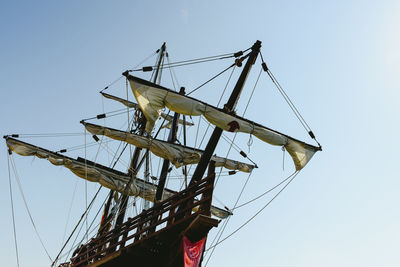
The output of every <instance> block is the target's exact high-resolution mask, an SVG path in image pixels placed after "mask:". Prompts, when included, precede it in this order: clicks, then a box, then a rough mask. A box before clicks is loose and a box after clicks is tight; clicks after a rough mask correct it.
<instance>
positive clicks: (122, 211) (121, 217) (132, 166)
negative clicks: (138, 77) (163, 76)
mask: <svg viewBox="0 0 400 267" xmlns="http://www.w3.org/2000/svg"><path fill="white" fill-rule="evenodd" d="M165 48H166V45H165V42H164V43H163V45H162V46H161V50H160V57H159V58H158V64H157V69H156V72H155V74H154V79H153V82H154V83H156V81H157V78H158V75H159V74H160V67H161V63H162V61H163V57H164V52H165ZM141 120H142V121H141V128H140V129H139V134H140V135H143V134H144V133H145V127H146V118H145V117H144V116H142V117H141ZM141 151H142V148H139V147H136V148H135V152H134V153H133V157H132V160H131V164H130V166H129V169H128V174H129V176H131V177H133V172H134V170H136V168H137V165H138V162H139V156H140V152H141ZM147 155H148V154H147ZM132 179H133V178H131V180H130V182H129V183H128V185H127V188H129V186H130V183H131V182H132ZM128 199H129V196H128V195H122V199H121V202H120V206H119V213H118V217H117V221H116V224H115V226H116V227H117V226H118V225H120V224H121V223H122V222H123V220H124V217H125V210H126V206H127V204H128Z"/></svg>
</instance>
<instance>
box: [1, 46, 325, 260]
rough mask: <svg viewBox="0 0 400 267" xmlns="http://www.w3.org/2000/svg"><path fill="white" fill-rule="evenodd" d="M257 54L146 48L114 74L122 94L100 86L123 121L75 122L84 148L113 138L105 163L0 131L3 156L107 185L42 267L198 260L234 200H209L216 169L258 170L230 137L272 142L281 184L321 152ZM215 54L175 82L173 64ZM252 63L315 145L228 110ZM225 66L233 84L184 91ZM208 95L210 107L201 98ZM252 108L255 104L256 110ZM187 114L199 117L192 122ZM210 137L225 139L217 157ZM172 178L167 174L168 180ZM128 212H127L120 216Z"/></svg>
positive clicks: (99, 117)
mask: <svg viewBox="0 0 400 267" xmlns="http://www.w3.org/2000/svg"><path fill="white" fill-rule="evenodd" d="M260 50H261V42H260V41H256V42H255V43H254V44H253V45H252V46H251V47H250V48H248V49H245V50H243V51H237V52H233V53H228V54H223V55H217V56H209V57H203V58H196V59H192V60H184V61H177V62H170V60H169V55H168V52H167V50H166V44H165V43H164V44H163V45H162V46H161V48H159V49H157V51H156V52H155V53H154V59H155V63H154V64H152V65H139V66H137V67H135V68H133V69H130V70H126V71H124V72H123V73H122V76H121V77H120V79H119V80H124V81H125V85H126V88H127V95H126V96H124V97H121V96H116V95H114V94H111V93H109V92H110V91H112V86H113V85H110V86H107V87H106V88H104V89H103V90H102V91H100V93H101V95H102V97H104V99H107V100H106V101H116V102H117V103H118V104H120V105H121V107H122V112H119V113H123V114H127V116H126V115H124V116H126V121H125V123H124V126H122V127H121V128H122V129H121V128H116V127H115V128H114V127H108V126H106V125H105V123H95V122H96V120H100V121H105V119H106V118H107V119H112V117H113V115H115V112H114V113H113V112H110V113H107V112H105V113H102V114H99V115H97V116H94V117H92V118H88V119H83V120H82V121H81V124H82V126H83V127H84V129H85V138H86V136H90V137H91V138H92V139H93V140H92V142H93V145H94V146H97V147H98V148H99V149H104V150H111V149H110V148H109V146H108V143H107V142H112V141H113V142H115V143H117V144H118V148H117V149H116V150H114V151H112V153H111V152H110V153H111V154H112V155H113V157H112V160H111V161H110V162H109V164H108V166H105V165H103V164H100V163H99V162H97V161H96V160H94V161H93V160H89V159H88V158H86V157H85V158H82V157H78V158H73V157H69V156H66V153H68V149H60V150H59V151H51V150H48V149H45V148H42V147H39V146H36V145H34V144H30V143H27V142H25V141H22V140H21V137H22V136H19V135H18V134H10V135H6V136H4V138H5V141H6V144H7V147H8V153H9V157H12V155H13V153H16V154H18V155H21V156H34V157H37V158H41V159H45V160H47V161H49V162H50V163H51V164H53V165H56V166H63V167H65V168H67V169H69V170H70V171H71V172H72V173H74V174H75V175H76V176H77V177H79V178H82V179H85V180H86V181H89V182H92V183H98V184H99V188H98V191H97V193H98V192H99V191H100V190H108V191H107V192H108V193H107V197H106V199H105V200H104V202H103V204H101V216H94V218H95V219H94V221H93V222H92V223H91V225H90V227H89V229H88V227H86V228H87V229H86V233H85V236H86V237H85V238H82V239H81V241H80V242H77V241H76V240H77V236H78V235H79V233H78V231H80V230H79V229H82V225H83V224H84V223H86V225H87V224H88V222H87V221H86V222H85V220H87V218H88V217H87V214H88V213H89V212H90V211H91V208H92V206H93V203H94V202H95V201H97V200H96V197H97V193H96V194H95V196H94V197H93V199H92V200H91V201H89V203H88V205H87V207H86V208H85V211H84V212H83V214H82V216H81V217H80V219H79V221H78V222H77V224H76V226H75V227H74V228H73V230H72V232H71V233H70V234H69V235H68V238H66V240H65V242H64V243H63V245H62V247H61V248H60V251H59V253H58V254H57V255H55V256H54V257H53V258H52V264H51V266H59V267H67V266H68V267H70V266H71V267H72V266H76V267H77V266H182V267H196V266H202V265H204V258H205V256H204V255H205V251H207V250H210V249H212V248H214V247H215V246H216V245H217V244H218V243H219V242H221V240H220V239H218V240H215V239H214V240H210V239H208V238H207V237H208V234H209V232H210V231H213V229H216V230H217V229H221V227H222V228H224V227H225V226H221V225H222V224H224V222H225V221H226V220H229V218H230V217H231V216H234V212H233V210H234V209H235V208H236V207H237V204H238V202H236V204H235V206H234V207H230V208H228V207H226V206H223V205H221V204H220V203H216V202H215V201H214V200H215V194H214V193H215V192H214V189H215V187H216V185H217V182H218V179H219V178H220V177H221V174H224V175H226V176H228V175H234V174H236V173H240V172H241V173H247V174H250V173H252V172H253V171H255V169H256V168H258V166H257V164H256V162H257V160H253V159H251V158H250V156H249V155H248V154H249V153H246V152H244V151H243V150H242V149H240V145H237V144H236V143H235V137H236V134H238V135H246V136H248V139H249V141H248V144H247V145H248V146H249V147H250V146H251V143H252V137H256V138H258V139H259V140H261V141H262V142H263V144H262V145H264V143H265V146H268V145H272V146H278V147H281V149H282V150H283V153H284V154H286V153H287V154H288V155H289V156H290V158H291V159H292V161H293V165H294V172H293V174H292V175H290V176H289V177H288V178H287V179H285V182H288V181H289V182H290V179H293V177H295V176H296V175H297V174H298V172H299V171H300V170H301V169H303V168H304V167H305V166H306V165H307V163H308V162H309V161H310V159H311V158H312V157H313V155H314V154H315V153H316V152H317V151H320V150H322V149H321V145H320V144H319V143H318V141H317V140H316V137H315V135H314V133H313V132H312V131H311V129H310V128H309V126H308V124H307V123H306V122H305V120H304V119H303V117H302V116H301V115H300V113H299V112H298V110H297V108H296V107H295V106H294V105H293V102H292V101H291V100H290V99H289V97H288V95H287V94H286V93H285V91H284V90H283V88H282V87H281V86H280V84H279V83H278V81H277V80H276V78H275V77H274V76H273V74H272V72H271V71H270V69H269V68H268V66H267V64H266V63H265V62H264V58H263V57H262V54H261V52H260ZM216 60H225V62H228V64H227V65H228V66H227V67H226V68H225V69H223V70H222V71H221V72H218V73H216V74H215V75H213V76H211V77H210V78H209V79H207V80H205V81H204V83H202V84H201V85H200V86H198V87H196V88H194V89H191V90H187V89H186V88H185V87H179V88H177V86H175V84H177V83H174V79H176V77H175V76H174V75H175V74H174V72H173V70H174V68H177V67H183V66H190V65H193V64H200V63H201V64H204V63H212V62H214V61H216ZM258 63H259V65H258ZM255 65H258V66H259V68H260V74H259V76H258V78H259V77H260V75H261V74H262V73H266V75H267V76H268V77H269V78H270V79H271V80H272V82H273V84H274V85H275V86H276V87H277V88H278V90H279V92H281V94H282V96H283V97H284V99H285V100H286V101H287V103H288V104H289V107H290V108H291V109H292V110H293V112H294V114H295V115H296V117H297V118H298V119H299V120H300V122H301V124H302V125H303V126H304V128H305V129H306V131H307V133H308V134H309V136H310V137H311V139H313V140H314V141H315V145H311V144H309V143H306V142H303V141H301V140H298V139H295V138H293V137H291V136H289V135H286V134H284V133H281V132H278V131H276V130H273V129H270V128H268V127H266V126H263V125H262V124H261V123H258V122H255V121H252V120H250V119H247V118H245V117H244V116H239V115H238V114H237V113H238V111H237V103H238V101H239V98H240V96H241V94H242V90H243V88H244V85H245V83H246V80H247V78H248V76H249V73H250V70H251V69H252V68H253V67H254V66H255ZM166 70H168V71H169V72H170V74H171V79H172V81H173V84H174V86H173V87H174V88H167V87H165V86H164V85H163V82H162V79H161V77H162V76H161V75H162V73H163V71H164V76H165V71H166ZM234 70H235V71H238V75H237V76H238V77H237V80H236V81H231V77H232V75H230V76H229V79H228V82H227V84H226V86H225V89H226V90H223V92H222V90H221V92H218V91H217V88H216V89H215V92H214V94H213V95H212V96H211V97H210V95H207V96H204V98H201V97H199V99H197V98H194V97H192V96H191V94H192V93H193V92H194V91H197V90H199V89H201V88H202V87H203V86H206V85H208V84H209V83H212V82H213V80H215V79H217V78H219V76H221V75H222V74H224V73H229V72H230V71H232V73H233V71H234ZM139 76H140V77H139ZM258 78H257V81H258ZM256 84H257V82H256ZM128 87H129V90H128ZM255 88H256V85H255V86H254V89H255ZM254 89H253V91H254ZM228 92H229V93H228ZM132 93H133V96H132ZM221 94H222V95H223V94H225V96H226V98H227V101H226V102H225V103H223V105H221V103H220V102H221V99H222V97H221V98H220V100H219V102H218V104H216V105H215V103H214V102H216V101H215V100H216V99H217V98H218V97H219V96H220V95H221ZM252 94H253V93H251V95H252ZM246 95H249V93H246ZM210 98H212V101H213V104H211V103H210V101H207V100H206V99H209V100H210ZM131 99H134V100H131ZM249 101H250V100H249ZM247 107H248V104H247V106H246V109H247ZM255 108H258V109H260V110H262V107H255ZM110 114H111V115H110ZM196 117H198V118H199V120H198V123H197V120H195V118H196ZM201 120H204V121H205V124H203V125H207V131H208V130H209V129H210V132H211V130H212V129H213V130H212V133H211V134H210V133H209V134H208V135H207V134H205V135H204V136H206V138H207V139H203V140H202V142H200V141H199V138H198V132H199V129H198V128H197V131H191V134H188V129H189V128H196V127H198V125H196V124H200V121H201ZM224 132H232V133H234V137H233V138H229V137H227V136H226V134H225V133H224ZM194 133H196V134H194ZM220 139H224V140H225V141H227V142H228V144H229V145H228V146H225V147H226V150H225V151H222V152H221V151H218V154H217V153H216V148H217V145H218V143H219V141H220ZM193 140H194V142H193ZM203 141H204V142H203ZM193 143H194V144H193ZM202 144H204V145H203V146H202ZM89 145H92V144H91V143H90V144H89V142H86V139H85V156H86V146H89ZM258 146H260V145H259V144H258ZM225 147H224V149H225ZM232 147H233V148H234V149H235V150H236V152H237V155H239V156H240V157H241V158H242V160H241V161H239V160H235V159H231V158H230V157H229V156H228V154H229V151H230V150H231V148H232ZM228 150H229V151H228ZM227 152H228V153H227ZM97 153H98V151H97ZM279 155H280V154H278V155H277V156H279ZM262 162H265V159H263V160H262ZM117 164H120V165H124V166H126V168H125V170H118V169H117V168H116V166H117ZM120 169H121V168H120ZM44 171H45V170H43V172H44ZM172 179H175V180H176V182H175V185H173V182H171V180H172ZM246 183H247V182H246ZM281 184H282V183H281ZM170 186H171V187H172V186H174V188H171V187H170ZM242 192H243V190H242ZM242 192H241V193H242ZM43 197H45V196H43ZM238 200H239V198H238ZM217 202H218V201H217ZM133 209H134V210H135V212H129V211H132V210H133ZM239 228H241V227H239ZM216 230H215V231H216ZM238 230H239V229H238ZM74 240H75V241H74ZM65 259H67V260H65Z"/></svg>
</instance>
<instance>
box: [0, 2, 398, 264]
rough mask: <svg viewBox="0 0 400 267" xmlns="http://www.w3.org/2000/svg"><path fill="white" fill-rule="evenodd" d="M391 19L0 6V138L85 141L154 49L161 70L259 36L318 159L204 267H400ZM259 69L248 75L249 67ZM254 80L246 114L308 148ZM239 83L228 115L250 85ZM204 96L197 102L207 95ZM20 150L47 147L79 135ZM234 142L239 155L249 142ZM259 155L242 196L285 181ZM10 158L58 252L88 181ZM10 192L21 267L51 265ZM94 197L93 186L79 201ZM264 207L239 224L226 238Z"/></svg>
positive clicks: (272, 152) (252, 8)
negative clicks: (86, 129)
mask: <svg viewBox="0 0 400 267" xmlns="http://www.w3.org/2000/svg"><path fill="white" fill-rule="evenodd" d="M399 12H400V4H399V3H398V2H396V1H389V0H384V1H380V2H377V1H356V0H354V1H280V2H276V1H247V2H244V1H173V2H167V1H146V2H145V1H113V2H112V3H111V2H109V1H92V2H89V1H86V2H82V1H68V2H54V1H34V2H33V1H14V2H2V3H1V8H0V29H1V35H0V59H1V63H2V64H0V81H1V92H2V97H1V100H0V101H1V105H0V112H1V114H2V115H1V116H0V125H1V126H0V127H1V128H0V132H1V134H2V135H5V134H11V133H54V132H83V129H82V127H81V125H80V124H79V123H78V122H79V121H80V120H81V119H83V118H86V117H90V116H93V115H96V114H98V113H101V112H102V105H103V102H102V100H101V98H100V96H99V94H98V91H99V90H101V89H102V88H104V86H106V85H107V84H109V83H110V82H112V81H113V80H115V79H116V78H118V77H119V76H120V73H121V72H122V71H123V70H125V69H127V68H131V67H133V66H135V65H136V64H137V63H139V62H140V61H141V60H142V59H143V58H145V57H146V56H147V55H149V54H151V53H152V52H153V51H154V50H155V49H157V48H158V47H159V46H160V45H161V44H162V42H164V41H165V42H167V48H168V51H169V53H170V56H171V59H172V60H183V59H189V58H195V57H202V56H208V55H215V54H222V53H227V52H235V51H237V50H240V49H246V48H248V47H249V46H251V45H252V44H253V43H254V41H255V40H261V41H262V42H263V47H262V53H263V56H264V58H265V60H266V61H267V63H268V65H269V67H270V68H271V70H272V72H273V73H274V75H275V76H276V77H277V78H278V80H279V81H280V82H281V84H282V86H283V87H284V88H285V89H286V91H287V93H288V94H289V95H290V96H291V98H292V99H293V100H294V102H295V103H296V105H297V106H298V107H299V109H300V111H301V112H302V115H303V116H304V117H305V118H306V120H307V122H308V123H309V124H310V126H311V127H312V129H313V130H314V133H315V134H316V135H317V137H318V139H319V141H320V142H321V144H322V146H323V149H324V151H323V152H321V153H317V154H316V155H315V157H314V158H313V160H312V161H311V162H310V164H309V165H308V166H307V167H306V168H305V169H304V171H302V172H301V173H300V174H299V176H298V177H297V178H296V179H295V180H294V182H293V183H292V184H291V185H290V186H289V187H288V188H287V189H286V190H285V191H284V192H283V193H282V194H281V195H280V196H279V197H278V198H277V199H276V200H275V201H274V202H272V204H271V205H270V206H269V207H268V208H267V209H265V210H264V211H263V212H262V213H261V214H260V215H259V216H258V217H257V218H256V219H255V220H253V221H252V222H250V224H248V225H247V226H246V227H245V228H244V229H242V230H241V231H240V232H238V233H237V234H235V235H234V236H232V237H231V238H230V239H228V240H226V241H225V242H223V243H222V244H221V245H220V246H219V247H217V249H216V251H215V252H214V254H213V256H212V258H211V260H210V261H209V263H208V266H267V265H269V266H276V267H281V266H282V267H283V266H307V267H312V266H363V267H364V266H388V267H391V266H398V265H399V259H398V256H397V254H398V251H399V249H400V245H399V243H398V240H399V238H400V231H399V229H398V225H399V224H400V212H399V209H398V205H397V204H398V203H399V200H400V198H399V194H398V192H399V190H400V182H399V177H398V176H399V175H398V173H399V171H400V169H399V164H398V163H397V159H398V149H399V145H398V142H397V137H398V132H399V130H400V126H399V122H400V120H399V118H398V114H399V111H400V109H399V105H398V98H399V92H400V90H399V89H400V88H399V87H400V83H399V82H400V78H399V75H398V70H399V68H400V53H399V51H398V47H400V33H399V30H398V29H399V26H400V19H399V16H398V14H399ZM151 62H153V61H151ZM223 66H224V65H223V64H219V63H218V64H217V65H216V66H211V67H210V68H211V71H207V70H206V69H205V68H200V69H196V68H194V67H193V68H192V67H189V68H187V69H185V70H183V69H182V70H181V69H176V73H177V76H178V77H179V81H180V83H181V84H182V85H184V86H186V87H187V88H194V87H196V86H197V85H198V84H200V83H201V82H202V81H204V80H206V79H208V78H209V77H210V76H211V75H212V74H214V73H216V72H217V71H218V70H221V69H222V68H223ZM254 69H255V71H254V73H253V74H252V75H253V76H251V77H252V78H254V75H256V74H257V72H258V70H259V65H258V66H257V67H254ZM164 75H165V74H164ZM165 77H167V75H165ZM251 77H250V78H251ZM262 77H263V78H262V79H261V81H260V84H259V86H258V89H257V91H256V95H255V98H254V99H253V100H252V101H253V102H252V105H251V106H250V110H249V111H248V117H249V118H251V119H253V120H255V121H257V122H260V123H262V124H263V125H266V126H270V127H272V128H274V129H278V130H281V131H283V132H285V133H288V134H290V135H293V136H294V137H297V138H300V139H303V140H306V141H308V142H311V141H310V140H309V139H308V136H307V134H306V133H304V131H303V129H302V128H301V126H300V125H299V123H298V122H297V121H296V120H295V119H294V118H293V116H292V115H291V113H290V111H289V109H288V107H287V106H285V103H284V102H283V100H282V99H281V98H279V95H278V94H277V92H276V90H275V91H274V89H273V86H272V84H271V83H270V82H269V81H268V79H267V77H266V76H262ZM250 78H249V81H250ZM165 79H166V80H167V78H165ZM223 81H226V80H223ZM249 83H250V84H249V85H248V87H247V91H245V92H244V93H243V97H242V98H243V99H244V100H243V103H241V104H239V107H238V109H242V110H243V107H244V105H245V103H246V99H247V97H248V95H249V92H250V90H251V89H252V83H251V82H249ZM122 85H123V84H122ZM218 86H223V82H221V84H218V83H217V86H216V87H218ZM120 87H121V86H120ZM122 87H123V86H122ZM116 90H117V89H116ZM207 90H209V91H207ZM212 90H215V88H214V87H210V88H206V89H205V91H203V92H199V93H198V94H196V95H194V96H195V97H198V98H201V99H203V100H207V98H212V97H210V96H212V95H211V94H212V93H211V92H214V91H212ZM112 92H114V91H112ZM116 92H118V93H120V94H119V95H121V94H122V96H123V93H124V91H116ZM121 92H122V93H121ZM104 105H105V108H106V109H108V108H111V109H112V108H114V109H115V107H117V109H118V107H119V106H118V105H115V106H111V104H108V102H106V103H104ZM27 141H30V142H32V143H36V144H39V145H43V146H45V147H48V148H51V149H57V148H60V146H62V144H60V143H62V142H70V141H71V142H74V141H76V140H62V139H61V140H59V139H51V140H42V139H39V138H37V139H29V140H27ZM243 141H244V142H243V146H244V147H245V148H246V142H247V138H243ZM79 142H80V143H82V137H80V139H78V143H79ZM254 146H255V147H256V148H252V153H254V154H253V155H254V156H253V158H256V159H257V164H258V165H260V166H261V168H260V169H259V170H256V172H255V173H254V174H253V176H252V179H251V182H250V184H249V187H248V188H247V189H246V195H245V196H244V197H243V198H244V199H250V198H251V197H254V196H256V195H258V194H259V193H262V192H263V191H265V190H266V189H267V188H269V187H270V186H271V185H273V184H276V182H278V181H280V180H281V179H282V177H284V176H285V175H286V174H287V173H288V172H289V170H285V172H282V171H281V167H280V166H281V164H282V153H281V152H279V151H280V150H279V148H278V149H276V148H271V147H270V146H268V145H265V144H262V143H261V142H258V141H256V140H255V145H254ZM253 151H254V152H253ZM82 153H83V152H82ZM3 155H4V156H3V157H1V158H0V159H1V163H0V164H1V170H2V172H1V179H0V183H1V188H2V189H1V192H0V199H1V203H2V205H1V207H2V209H3V215H2V220H1V222H0V226H1V229H2V240H3V242H2V245H1V250H0V255H1V258H2V259H3V260H4V262H5V263H4V264H3V265H4V266H15V252H14V247H13V235H12V220H11V208H10V199H9V191H8V172H7V159H6V156H5V155H6V149H5V146H4V154H3ZM80 155H81V156H82V154H80ZM270 156H271V157H270ZM14 159H15V161H16V165H17V166H18V171H19V176H20V179H21V183H22V185H23V188H24V192H25V197H26V198H27V200H28V202H29V206H30V208H31V212H32V215H33V217H34V219H35V222H36V224H37V227H38V229H39V232H40V234H41V236H42V237H43V239H44V241H45V244H46V246H47V247H48V249H49V251H50V254H51V256H52V257H54V256H55V254H56V253H57V252H58V251H59V249H60V246H61V243H62V237H63V233H64V227H65V218H66V214H67V213H68V208H69V204H70V201H71V194H72V192H73V190H74V186H75V184H77V188H78V189H77V193H76V194H77V198H76V200H75V202H74V206H73V207H74V209H73V213H72V215H71V222H70V225H69V227H71V224H73V223H74V222H75V221H77V218H79V215H80V214H81V212H82V209H83V205H84V196H83V194H84V191H83V190H84V182H83V181H81V180H79V179H77V178H75V177H74V176H73V175H72V174H70V173H69V171H67V170H63V169H60V168H58V167H54V166H52V165H50V164H49V163H48V162H43V161H41V160H39V159H35V160H33V159H32V158H22V157H20V156H15V157H14ZM290 164H291V163H290V162H289V161H287V164H286V165H287V168H289V167H292V166H291V165H290ZM277 166H278V167H279V168H278V167H277ZM229 179H231V178H229ZM235 179H236V180H235ZM235 179H232V180H228V181H225V183H226V184H224V185H223V186H222V185H221V187H219V188H218V192H219V190H221V193H220V194H221V199H222V201H225V202H226V203H227V204H228V205H230V204H232V202H231V201H232V200H231V199H230V196H229V195H228V194H227V193H226V192H225V193H224V192H223V191H224V190H223V189H224V186H226V187H229V191H232V192H233V190H236V191H238V190H239V188H238V187H235V186H236V185H241V183H243V181H244V180H243V179H245V177H243V179H241V180H240V178H235ZM13 183H14V184H13V188H14V198H15V205H16V223H17V235H18V239H19V249H20V263H21V266H44V265H49V260H48V259H47V257H46V255H45V253H44V251H43V249H42V248H41V246H40V243H39V241H38V239H37V238H36V236H35V234H34V230H33V228H32V225H31V224H30V222H29V218H28V216H27V214H26V212H25V210H24V206H23V202H22V200H21V196H20V194H19V192H18V191H17V186H16V183H15V180H13ZM96 188H97V187H96V186H95V185H92V184H89V185H88V191H89V195H92V194H93V193H94V191H95V190H96ZM225 191H226V190H225ZM267 201H268V197H266V198H263V199H261V200H260V201H258V202H256V203H255V204H254V205H251V206H249V208H248V209H247V210H245V211H240V213H239V212H238V214H237V215H236V214H235V216H234V217H233V219H232V220H231V222H230V224H229V226H228V227H227V230H226V232H225V234H229V233H230V232H232V231H233V230H234V229H236V228H237V227H238V226H239V225H241V224H242V223H243V222H244V221H245V220H246V219H247V218H248V217H249V216H251V215H252V214H254V213H255V212H256V211H257V210H258V209H259V208H261V207H262V206H263V205H264V204H265V203H267Z"/></svg>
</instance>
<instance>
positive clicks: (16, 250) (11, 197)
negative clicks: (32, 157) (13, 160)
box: [7, 151, 19, 266]
mask: <svg viewBox="0 0 400 267" xmlns="http://www.w3.org/2000/svg"><path fill="white" fill-rule="evenodd" d="M7 165H8V183H9V186H10V201H11V214H12V222H13V231H14V245H15V255H16V257H17V266H19V256H18V244H17V230H16V227H15V216H14V200H13V193H12V186H11V185H12V183H11V172H10V154H9V152H8V151H7Z"/></svg>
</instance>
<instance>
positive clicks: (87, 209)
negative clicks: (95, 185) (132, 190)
mask: <svg viewBox="0 0 400 267" xmlns="http://www.w3.org/2000/svg"><path fill="white" fill-rule="evenodd" d="M102 187H103V186H101V185H100V186H99V189H98V190H97V192H96V194H95V195H94V197H93V199H92V201H90V204H89V206H88V207H87V208H86V210H85V212H84V213H83V214H82V216H81V218H80V219H79V221H78V223H77V224H76V226H75V228H74V230H72V233H71V234H70V235H69V237H68V239H67V241H65V243H64V245H63V246H62V248H61V250H60V252H59V253H58V254H57V257H56V259H55V260H54V261H53V263H52V264H51V266H54V264H55V263H56V262H57V260H58V258H59V257H60V255H61V253H62V251H63V250H64V248H65V246H66V245H67V244H68V242H69V240H70V239H71V237H72V236H73V234H74V233H75V231H76V229H77V228H78V226H79V224H80V223H81V221H82V220H83V218H85V215H86V213H87V212H88V211H89V209H90V208H91V207H92V204H93V202H94V200H95V199H96V197H97V195H98V194H99V192H100V190H101V188H102Z"/></svg>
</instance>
